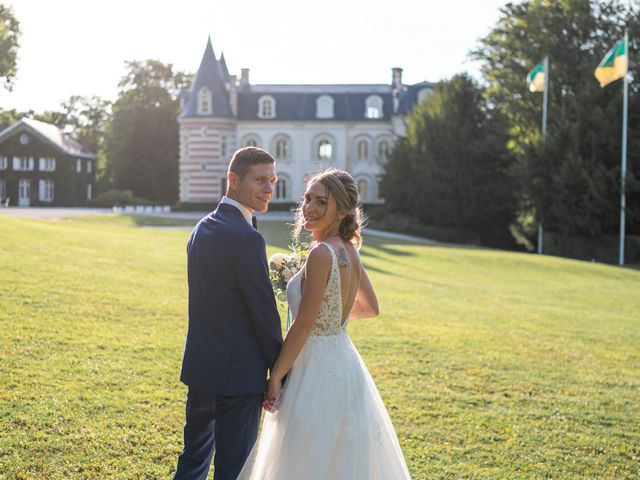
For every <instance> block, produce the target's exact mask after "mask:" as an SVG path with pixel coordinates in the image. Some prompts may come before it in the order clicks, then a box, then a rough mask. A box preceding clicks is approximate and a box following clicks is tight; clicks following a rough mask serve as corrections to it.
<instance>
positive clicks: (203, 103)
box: [197, 86, 213, 115]
mask: <svg viewBox="0 0 640 480" xmlns="http://www.w3.org/2000/svg"><path fill="white" fill-rule="evenodd" d="M197 113H198V115H211V114H212V113H213V95H212V94H211V90H209V89H208V88H207V87H206V86H203V87H201V88H200V90H198V107H197Z"/></svg>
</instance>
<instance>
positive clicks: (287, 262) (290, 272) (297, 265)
mask: <svg viewBox="0 0 640 480" xmlns="http://www.w3.org/2000/svg"><path fill="white" fill-rule="evenodd" d="M289 248H290V249H291V253H289V254H286V253H274V254H273V255H272V256H271V258H270V259H269V278H270V279H271V284H272V285H273V291H274V293H275V295H276V298H277V299H278V300H279V301H281V302H286V301H287V284H288V283H289V280H291V279H292V278H293V276H294V275H295V274H296V273H298V272H299V271H300V269H301V268H302V267H303V266H304V262H305V260H306V259H307V254H308V253H309V244H308V243H306V242H299V243H295V244H291V245H289Z"/></svg>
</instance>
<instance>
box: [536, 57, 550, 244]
mask: <svg viewBox="0 0 640 480" xmlns="http://www.w3.org/2000/svg"><path fill="white" fill-rule="evenodd" d="M548 99H549V56H548V55H547V56H545V57H544V92H543V93H542V138H543V141H544V139H545V138H546V136H547V105H548ZM542 234H543V226H542V219H540V220H539V222H538V255H542Z"/></svg>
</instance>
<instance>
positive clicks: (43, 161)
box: [38, 157, 56, 172]
mask: <svg viewBox="0 0 640 480" xmlns="http://www.w3.org/2000/svg"><path fill="white" fill-rule="evenodd" d="M38 163H39V165H38V170H40V171H41V172H55V171H56V159H55V158H53V157H40V158H39V159H38Z"/></svg>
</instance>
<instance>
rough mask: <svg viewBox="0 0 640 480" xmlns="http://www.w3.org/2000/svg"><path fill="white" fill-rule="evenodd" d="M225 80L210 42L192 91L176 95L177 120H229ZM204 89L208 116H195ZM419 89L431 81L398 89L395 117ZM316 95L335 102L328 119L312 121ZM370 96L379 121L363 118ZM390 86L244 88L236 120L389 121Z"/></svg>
mask: <svg viewBox="0 0 640 480" xmlns="http://www.w3.org/2000/svg"><path fill="white" fill-rule="evenodd" d="M229 81H230V75H229V71H228V69H227V63H226V61H225V58H224V54H222V55H221V56H220V60H219V61H217V60H216V57H215V55H214V52H213V47H212V45H211V38H209V40H208V41H207V47H206V49H205V52H204V56H203V57H202V62H201V64H200V68H199V69H198V73H197V74H196V78H195V81H194V83H193V87H192V88H191V90H190V91H189V92H186V91H185V92H181V97H182V98H183V99H184V101H185V108H184V109H183V112H182V117H216V118H234V116H233V113H232V110H231V104H230V102H229V94H228V91H227V88H226V85H225V84H228V83H229ZM203 85H206V86H207V87H208V88H209V89H210V90H211V91H212V92H213V113H212V114H210V115H198V114H197V101H198V96H197V92H198V90H200V88H201V87H202V86H203ZM423 88H431V89H433V84H432V83H431V82H421V83H417V84H415V85H408V86H403V88H402V91H401V92H399V93H398V111H397V112H395V113H396V114H400V115H406V114H408V113H409V112H410V111H411V110H412V108H413V106H414V105H415V103H416V102H417V99H418V92H420V90H422V89H423ZM263 95H269V96H271V97H273V98H274V100H275V102H276V105H275V110H276V116H275V118H273V119H265V118H260V117H258V106H259V104H258V100H259V99H260V97H262V96H263ZM321 95H329V96H331V98H333V101H334V104H333V105H334V107H333V109H334V116H333V118H328V119H319V118H316V100H317V99H318V97H320V96H321ZM369 95H378V96H380V97H381V98H382V117H381V118H379V119H367V118H365V108H366V105H365V100H366V98H367V97H368V96H369ZM393 103H394V102H393V86H392V85H389V84H368V85H362V84H349V85H340V84H330V85H286V84H283V85H245V86H244V87H240V88H239V89H238V112H237V119H238V120H260V121H270V120H271V121H273V120H276V121H278V120H314V121H329V122H332V121H340V120H343V121H344V120H347V121H349V120H352V121H356V120H357V121H362V120H365V121H371V122H375V121H389V120H390V119H391V117H392V115H394V111H393Z"/></svg>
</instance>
